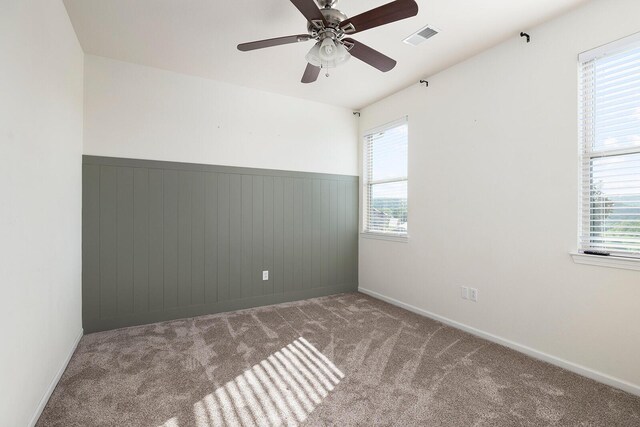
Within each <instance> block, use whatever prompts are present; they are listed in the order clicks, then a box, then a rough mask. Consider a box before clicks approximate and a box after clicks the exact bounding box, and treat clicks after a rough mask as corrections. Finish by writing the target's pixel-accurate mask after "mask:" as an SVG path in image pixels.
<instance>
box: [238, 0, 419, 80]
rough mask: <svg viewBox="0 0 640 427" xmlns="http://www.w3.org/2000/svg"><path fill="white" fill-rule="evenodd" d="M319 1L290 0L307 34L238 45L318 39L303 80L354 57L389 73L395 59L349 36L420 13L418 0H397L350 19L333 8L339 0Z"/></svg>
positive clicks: (247, 47)
mask: <svg viewBox="0 0 640 427" xmlns="http://www.w3.org/2000/svg"><path fill="white" fill-rule="evenodd" d="M317 2H318V4H319V5H320V8H318V5H317V4H316V2H315V1H314V0H291V3H293V5H294V6H295V7H297V8H298V10H299V11H300V12H301V13H302V14H303V15H304V17H305V18H307V21H308V24H307V32H308V34H298V35H293V36H285V37H277V38H274V39H266V40H259V41H255V42H249V43H242V44H239V45H238V50H241V51H243V52H246V51H249V50H255V49H263V48H265V47H272V46H280V45H284V44H291V43H299V42H306V41H309V40H316V44H315V45H314V46H313V47H312V48H311V50H310V51H309V53H307V55H306V57H305V58H306V60H307V68H306V69H305V71H304V74H303V75H302V80H301V81H302V83H311V82H315V81H316V80H317V79H318V75H319V74H320V69H321V68H331V67H336V66H338V65H341V64H344V63H345V62H346V61H347V60H348V59H349V58H350V57H351V56H355V57H356V58H358V59H359V60H361V61H363V62H366V63H367V64H369V65H371V66H372V67H375V68H377V69H378V70H380V71H382V72H387V71H389V70H391V69H392V68H393V67H395V66H396V61H394V60H393V59H391V58H389V57H388V56H386V55H383V54H382V53H380V52H378V51H377V50H375V49H372V48H370V47H369V46H366V45H364V44H362V43H360V42H358V41H356V40H354V39H352V38H349V37H346V36H349V35H351V34H355V33H359V32H361V31H365V30H369V29H371V28H375V27H379V26H381V25H385V24H389V23H391V22H395V21H399V20H401V19H406V18H410V17H412V16H415V15H417V14H418V5H417V4H416V2H415V0H395V1H392V2H391V3H387V4H385V5H383V6H380V7H377V8H375V9H371V10H370V11H368V12H364V13H361V14H360V15H356V16H354V17H352V18H348V17H347V15H345V14H344V13H342V12H340V11H339V10H338V9H335V8H334V6H335V5H336V3H337V2H338V0H317ZM345 37H346V38H345Z"/></svg>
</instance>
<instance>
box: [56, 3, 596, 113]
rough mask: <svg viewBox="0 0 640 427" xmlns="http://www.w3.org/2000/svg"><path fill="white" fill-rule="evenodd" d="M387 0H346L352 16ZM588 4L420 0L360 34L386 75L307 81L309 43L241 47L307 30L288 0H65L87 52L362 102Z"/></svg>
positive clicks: (327, 99)
mask: <svg viewBox="0 0 640 427" xmlns="http://www.w3.org/2000/svg"><path fill="white" fill-rule="evenodd" d="M389 1H390V0H340V1H339V2H338V3H337V5H336V6H335V7H336V8H338V9H340V10H341V11H342V12H344V13H345V14H347V16H355V15H357V14H359V13H362V12H364V11H367V10H369V9H372V8H374V7H377V6H380V5H383V4H385V3H388V2H389ZM587 1H588V0H479V1H469V0H417V3H418V6H419V12H418V15H417V16H415V17H412V18H409V19H405V20H403V21H399V22H395V23H392V24H389V25H385V26H382V27H378V28H374V29H371V30H368V31H364V32H362V33H359V34H358V35H357V39H358V40H359V41H360V42H362V43H365V44H367V45H369V46H371V47H375V49H377V50H379V51H380V52H382V53H384V54H385V55H388V56H390V57H392V58H393V59H395V60H396V61H398V65H397V66H396V67H395V68H394V69H393V70H391V71H389V72H387V73H382V72H380V71H378V70H376V69H374V68H372V67H370V66H368V65H366V64H364V63H362V62H360V61H358V60H357V59H355V58H351V60H349V61H348V62H347V63H346V64H344V65H342V66H340V67H338V68H335V69H331V70H330V77H325V76H324V72H323V73H322V74H321V75H320V78H319V79H318V81H317V82H315V83H313V84H302V83H300V76H301V75H302V73H303V71H304V69H305V66H306V61H305V59H304V57H305V54H306V53H307V51H308V50H309V49H310V48H311V46H312V45H313V43H312V42H307V43H297V44H292V45H285V46H277V47H273V48H269V49H262V50H258V51H252V52H240V51H238V50H237V49H236V46H237V44H238V43H242V42H247V41H252V40H260V39H265V38H271V37H279V36H284V35H289V34H301V33H305V32H306V20H305V18H304V17H303V16H302V15H301V14H300V12H299V11H298V10H297V9H296V8H295V7H294V6H293V4H292V3H291V2H290V1H289V0H232V1H219V0H186V1H177V0H64V3H65V5H66V7H67V10H68V12H69V16H70V17H71V21H72V23H73V25H74V27H75V30H76V33H77V34H78V38H79V39H80V43H81V44H82V47H83V49H84V51H85V53H87V54H92V55H99V56H104V57H108V58H113V59H117V60H121V61H127V62H132V63H136V64H141V65H147V66H151V67H157V68H161V69H165V70H170V71H175V72H179V73H183V74H189V75H195V76H200V77H205V78H209V79H214V80H219V81H223V82H228V83H233V84H238V85H242V86H246V87H252V88H256V89H260V90H265V91H269V92H275V93H280V94H283V95H289V96H294V97H298V98H304V99H309V100H313V101H318V102H323V103H327V104H332V105H338V106H344V107H348V108H354V109H357V108H361V107H364V106H366V105H368V104H370V103H372V102H375V101H376V100H378V99H381V98H383V97H385V96H387V95H389V94H391V93H394V92H396V91H398V90H400V89H402V88H404V87H406V86H408V85H410V84H412V83H416V82H417V81H418V80H419V79H420V78H423V77H427V76H430V75H433V74H435V73H437V72H439V71H441V70H443V69H445V68H447V67H450V66H451V65H453V64H455V63H457V62H460V61H462V60H464V59H466V58H469V57H471V56H473V55H475V54H477V53H478V52H481V51H482V50H485V49H487V48H489V47H491V46H494V45H496V44H498V43H500V42H501V41H503V40H506V39H507V38H509V37H517V35H518V34H519V32H520V31H521V30H524V29H527V28H531V27H532V26H534V25H537V24H539V23H541V22H544V21H545V20H548V19H550V18H553V17H555V16H557V15H559V14H562V13H564V12H566V11H568V10H570V9H572V8H574V7H576V6H578V5H580V4H582V3H586V2H587ZM427 24H429V25H432V26H434V27H436V28H438V29H439V30H441V33H440V34H438V35H436V36H435V37H433V38H431V39H429V40H427V41H426V42H424V43H422V44H420V45H418V46H410V45H407V44H405V43H403V42H402V40H403V39H404V38H406V37H407V36H409V35H410V34H412V33H413V32H415V31H416V30H418V29H420V28H421V27H423V26H425V25H427Z"/></svg>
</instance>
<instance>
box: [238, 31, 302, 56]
mask: <svg viewBox="0 0 640 427" xmlns="http://www.w3.org/2000/svg"><path fill="white" fill-rule="evenodd" d="M310 38H311V36H310V35H309V34H298V35H297V36H285V37H276V38H274V39H266V40H258V41H255V42H249V43H241V44H239V45H238V50H241V51H243V52H246V51H248V50H255V49H263V48H265V47H272V46H280V45H283V44H290V43H298V42H306V41H307V40H309V39H310Z"/></svg>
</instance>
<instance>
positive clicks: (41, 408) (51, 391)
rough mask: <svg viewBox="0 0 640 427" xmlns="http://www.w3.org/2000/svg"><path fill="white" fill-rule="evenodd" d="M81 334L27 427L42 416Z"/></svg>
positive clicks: (81, 331)
mask: <svg viewBox="0 0 640 427" xmlns="http://www.w3.org/2000/svg"><path fill="white" fill-rule="evenodd" d="M83 334H84V330H83V329H80V333H79V334H78V336H77V337H76V339H75V341H74V342H73V345H72V346H71V348H70V349H69V353H68V354H67V357H66V358H65V360H64V362H63V363H62V365H61V366H60V369H58V372H57V373H56V376H55V377H54V378H53V380H52V381H51V384H49V387H48V388H47V390H46V391H45V393H44V395H43V396H42V399H40V403H38V407H37V408H36V412H35V413H34V414H33V416H32V417H31V421H29V427H33V426H35V425H36V423H37V422H38V418H40V415H42V411H44V407H45V406H47V402H48V401H49V398H50V397H51V394H52V393H53V390H55V388H56V386H57V385H58V381H60V377H62V374H63V373H64V370H65V369H67V365H68V364H69V361H70V360H71V356H73V353H75V351H76V348H77V347H78V343H79V342H80V339H81V338H82V335H83Z"/></svg>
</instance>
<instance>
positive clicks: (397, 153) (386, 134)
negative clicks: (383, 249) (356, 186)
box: [363, 117, 408, 237]
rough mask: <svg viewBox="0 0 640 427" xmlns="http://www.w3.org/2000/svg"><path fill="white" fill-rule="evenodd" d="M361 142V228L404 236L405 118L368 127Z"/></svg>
mask: <svg viewBox="0 0 640 427" xmlns="http://www.w3.org/2000/svg"><path fill="white" fill-rule="evenodd" d="M363 146H364V170H363V171H364V177H363V178H364V179H363V183H364V218H363V224H364V230H363V232H365V233H373V234H381V235H388V236H398V237H406V236H407V219H408V215H407V185H408V178H407V163H408V157H407V154H408V151H407V149H408V121H407V118H406V117H404V118H402V119H400V120H397V121H395V122H392V123H389V124H386V125H384V126H381V127H379V128H376V129H372V130H370V131H368V132H367V133H366V134H365V136H364V144H363Z"/></svg>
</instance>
